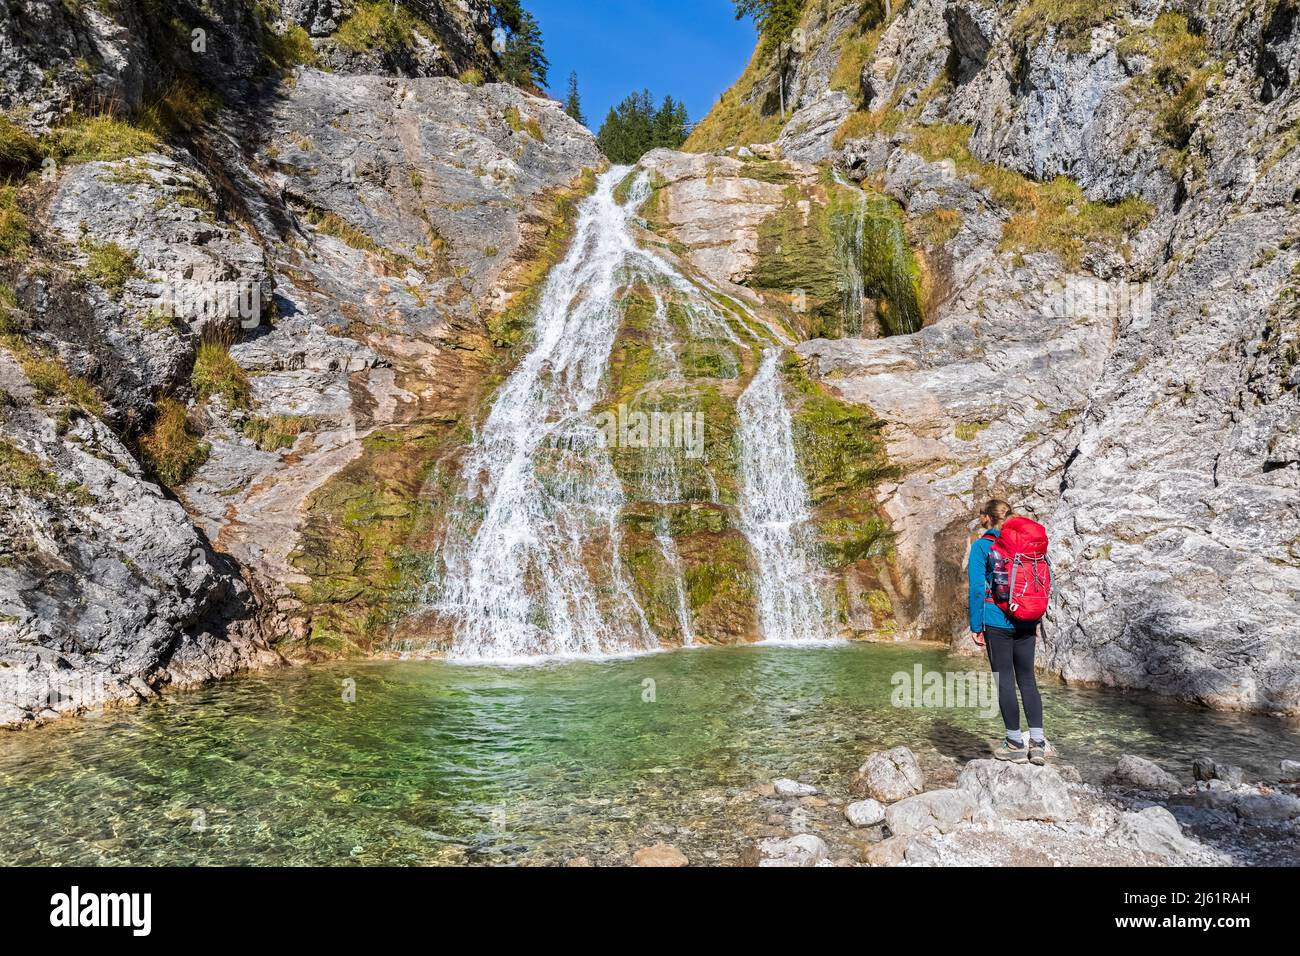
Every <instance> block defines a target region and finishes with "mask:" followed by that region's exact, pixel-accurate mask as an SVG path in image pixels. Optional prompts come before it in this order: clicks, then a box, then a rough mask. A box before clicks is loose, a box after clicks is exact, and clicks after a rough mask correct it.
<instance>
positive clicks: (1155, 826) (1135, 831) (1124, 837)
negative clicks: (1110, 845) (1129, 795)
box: [1111, 807, 1199, 858]
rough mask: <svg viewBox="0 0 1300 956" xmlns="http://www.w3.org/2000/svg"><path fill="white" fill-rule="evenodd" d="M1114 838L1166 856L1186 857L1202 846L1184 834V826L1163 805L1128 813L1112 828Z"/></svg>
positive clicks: (1134, 846)
mask: <svg viewBox="0 0 1300 956" xmlns="http://www.w3.org/2000/svg"><path fill="white" fill-rule="evenodd" d="M1111 838H1112V839H1113V840H1114V842H1116V843H1118V844H1119V845H1120V846H1124V847H1128V848H1130V849H1133V850H1140V851H1141V852H1143V853H1151V854H1154V855H1156V856H1161V857H1166V858H1178V857H1185V856H1188V855H1190V854H1192V853H1194V852H1195V851H1196V850H1198V849H1199V845H1198V844H1197V843H1196V842H1194V841H1192V840H1189V839H1188V838H1187V837H1185V836H1183V829H1182V827H1180V826H1179V825H1178V821H1177V820H1175V819H1174V815H1173V814H1172V813H1170V812H1169V811H1168V810H1166V809H1165V808H1164V807H1147V808H1146V809H1145V810H1142V811H1140V812H1138V813H1125V814H1124V815H1123V816H1121V817H1120V818H1119V822H1118V823H1116V824H1115V827H1114V828H1113V829H1112V830H1111Z"/></svg>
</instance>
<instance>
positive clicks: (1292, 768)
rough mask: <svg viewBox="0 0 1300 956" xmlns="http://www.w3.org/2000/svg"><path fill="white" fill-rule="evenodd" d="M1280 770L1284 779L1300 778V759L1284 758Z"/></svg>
mask: <svg viewBox="0 0 1300 956" xmlns="http://www.w3.org/2000/svg"><path fill="white" fill-rule="evenodd" d="M1279 770H1280V771H1281V774H1282V779H1283V780H1287V781H1292V780H1300V760H1283V761H1282V763H1281V764H1280V765H1279Z"/></svg>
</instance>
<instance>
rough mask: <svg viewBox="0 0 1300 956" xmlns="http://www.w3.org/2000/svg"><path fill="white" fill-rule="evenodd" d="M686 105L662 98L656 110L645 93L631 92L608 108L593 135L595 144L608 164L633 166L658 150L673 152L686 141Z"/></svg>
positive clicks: (649, 95)
mask: <svg viewBox="0 0 1300 956" xmlns="http://www.w3.org/2000/svg"><path fill="white" fill-rule="evenodd" d="M689 123H690V121H689V119H688V118H687V114H686V105H685V104H684V103H679V102H677V101H676V100H674V99H673V98H672V97H671V96H666V97H664V100H663V103H662V104H661V105H660V106H659V107H658V108H657V109H656V108H655V104H654V97H653V96H652V95H651V93H650V91H649V90H642V91H640V92H639V93H632V94H630V95H629V96H627V97H626V98H625V99H624V100H623V102H621V103H619V104H618V106H616V107H614V108H612V109H611V110H610V111H609V113H608V114H607V115H606V116H605V122H604V123H602V124H601V127H600V132H599V133H597V134H596V142H597V144H598V145H599V146H600V149H601V151H602V152H603V153H604V154H605V155H606V156H607V157H609V160H610V162H613V163H617V164H619V165H627V164H631V163H635V162H636V161H637V160H638V159H640V158H641V157H642V155H644V154H645V153H646V152H648V151H649V150H652V149H656V148H659V147H665V148H667V149H676V148H678V147H679V146H681V145H682V143H684V142H685V141H686V135H687V133H688V129H687V127H688V126H689Z"/></svg>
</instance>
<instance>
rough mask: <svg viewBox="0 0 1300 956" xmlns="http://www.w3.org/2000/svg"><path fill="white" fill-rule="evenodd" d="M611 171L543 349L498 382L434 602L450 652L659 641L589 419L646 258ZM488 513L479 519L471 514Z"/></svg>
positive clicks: (546, 309) (550, 294) (563, 277)
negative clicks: (627, 565) (635, 266)
mask: <svg viewBox="0 0 1300 956" xmlns="http://www.w3.org/2000/svg"><path fill="white" fill-rule="evenodd" d="M627 172H628V170H627V168H626V167H615V168H613V169H610V170H609V171H607V172H606V173H604V174H603V175H602V176H601V177H600V178H599V180H598V182H597V185H596V190H595V192H594V193H593V194H592V195H591V196H590V197H588V198H587V199H586V200H584V201H583V202H582V203H581V205H580V207H579V210H578V215H577V223H576V226H575V230H574V238H573V242H572V245H571V247H570V249H569V252H568V255H566V256H565V258H564V259H563V261H561V262H560V263H559V264H558V265H557V266H556V267H555V268H554V269H552V270H551V273H550V275H549V277H548V278H547V281H546V285H545V287H544V289H543V291H542V296H541V301H540V303H539V305H538V308H537V313H536V317H535V327H534V345H533V348H532V350H531V351H530V352H529V353H528V354H527V356H525V357H524V359H523V360H522V362H521V363H520V365H519V367H518V368H517V369H516V370H515V371H514V373H513V374H512V375H511V376H510V377H509V379H508V380H507V381H506V383H505V384H504V385H503V386H502V388H501V389H500V391H499V393H498V395H497V398H496V401H495V403H494V405H493V407H492V410H491V412H490V413H489V414H488V417H487V421H486V422H485V423H484V424H483V426H482V427H481V428H480V429H479V431H478V433H477V434H476V436H475V438H474V441H473V443H472V445H471V446H470V449H469V452H468V455H467V457H466V461H465V465H464V469H463V475H464V479H465V489H464V493H463V496H462V500H463V502H464V506H463V507H462V508H461V509H460V511H459V512H458V513H456V514H454V515H453V519H452V521H451V523H450V526H449V528H448V534H447V540H446V543H445V546H444V553H443V561H444V566H445V571H444V575H443V581H442V588H441V592H440V594H439V595H438V597H437V599H436V602H435V606H436V609H437V610H438V611H440V612H441V613H442V614H443V615H445V616H446V617H448V618H449V619H450V620H451V622H452V626H453V629H454V632H455V639H454V643H453V648H452V652H451V653H452V656H453V657H457V658H462V659H503V658H504V659H508V658H517V657H532V656H538V655H559V656H568V655H589V654H607V653H616V652H628V651H636V650H647V649H650V648H653V647H655V646H656V645H657V641H656V640H655V637H654V635H653V634H652V633H651V631H650V628H649V625H648V624H647V622H646V618H645V614H644V613H643V611H642V609H641V607H640V605H639V604H638V603H637V600H636V598H635V596H634V595H633V593H632V588H631V586H630V585H629V583H628V580H627V575H626V573H625V571H624V569H623V566H622V560H621V557H620V554H619V545H620V530H619V515H620V512H621V509H622V507H623V504H624V502H625V498H624V494H623V489H622V487H621V485H620V483H619V480H618V476H617V475H616V474H615V472H614V468H613V465H612V464H611V461H610V457H609V454H608V451H607V450H606V449H605V448H604V446H603V443H602V441H601V435H600V433H599V431H598V429H597V428H596V426H595V424H594V422H593V420H592V417H591V414H590V413H591V410H592V407H593V406H594V405H595V404H596V402H597V401H598V400H599V399H600V397H601V385H602V380H603V379H604V376H605V372H606V367H607V365H608V362H609V357H610V351H611V349H612V347H613V345H614V340H615V337H616V336H617V334H618V329H619V325H620V322H621V321H622V313H621V310H620V308H619V305H618V298H619V296H618V292H619V289H620V288H621V287H622V285H623V284H624V282H625V281H626V278H627V276H626V267H627V265H628V263H629V260H630V259H631V258H633V257H635V256H636V255H637V250H636V247H635V243H634V241H633V238H632V234H631V231H630V230H629V228H628V221H627V220H628V218H629V217H630V216H631V215H632V214H633V213H634V212H635V211H636V207H637V206H638V205H639V201H638V200H639V199H643V198H644V190H641V192H640V196H636V195H634V196H633V199H632V201H629V202H628V204H627V206H626V207H624V206H620V205H619V204H618V202H617V200H616V199H615V198H614V188H615V186H617V185H618V183H619V182H620V180H621V179H623V177H624V176H626V174H627ZM476 518H477V519H478V521H477V526H475V519H476Z"/></svg>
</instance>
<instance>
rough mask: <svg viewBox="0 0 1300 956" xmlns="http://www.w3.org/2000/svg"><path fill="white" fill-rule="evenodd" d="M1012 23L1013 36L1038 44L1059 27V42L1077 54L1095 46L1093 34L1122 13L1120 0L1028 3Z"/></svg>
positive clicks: (1033, 1)
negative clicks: (1092, 45) (1119, 12)
mask: <svg viewBox="0 0 1300 956" xmlns="http://www.w3.org/2000/svg"><path fill="white" fill-rule="evenodd" d="M1019 6H1020V10H1019V12H1018V13H1017V14H1016V19H1015V20H1014V21H1013V22H1012V26H1011V30H1012V34H1013V36H1015V37H1016V38H1017V39H1018V40H1020V41H1021V42H1024V43H1030V44H1032V43H1037V42H1038V41H1039V40H1041V39H1042V38H1043V37H1044V36H1045V35H1046V34H1047V31H1048V28H1049V27H1055V28H1056V39H1057V42H1058V43H1060V44H1062V45H1063V46H1064V47H1065V48H1066V49H1067V50H1069V51H1071V52H1073V53H1082V52H1084V51H1086V50H1087V49H1088V47H1089V46H1090V44H1091V36H1092V31H1093V30H1094V29H1096V28H1097V27H1099V26H1101V25H1102V24H1103V23H1105V22H1106V21H1107V20H1109V19H1110V18H1111V17H1113V16H1115V14H1116V13H1117V12H1118V11H1119V8H1120V4H1119V0H1028V2H1024V3H1021V4H1019Z"/></svg>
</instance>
